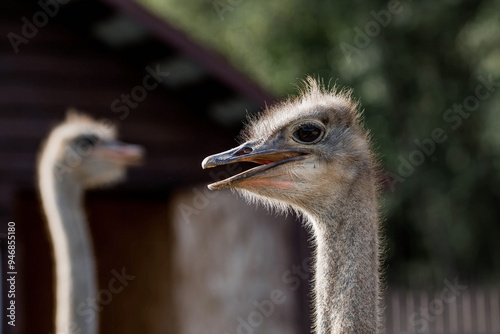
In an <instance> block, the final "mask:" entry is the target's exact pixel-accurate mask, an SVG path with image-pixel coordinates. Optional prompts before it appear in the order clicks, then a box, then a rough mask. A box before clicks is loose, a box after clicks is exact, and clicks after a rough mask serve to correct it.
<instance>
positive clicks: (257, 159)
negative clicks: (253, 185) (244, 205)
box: [201, 140, 307, 190]
mask: <svg viewBox="0 0 500 334" xmlns="http://www.w3.org/2000/svg"><path fill="white" fill-rule="evenodd" d="M276 146H277V145H276V143H275V142H271V143H263V144H262V141H260V140H256V141H249V142H246V143H244V144H242V145H240V146H238V147H235V148H232V149H230V150H228V151H225V152H222V153H218V154H214V155H211V156H209V157H206V158H205V159H204V160H203V162H202V163H201V167H202V168H203V169H206V168H212V167H216V166H222V165H227V164H232V163H237V162H254V163H257V164H260V166H257V167H254V168H252V169H249V170H246V171H244V172H242V173H240V174H237V175H234V176H232V177H229V178H227V179H225V180H222V181H218V182H215V183H212V184H209V185H208V188H209V189H210V190H222V189H225V188H230V187H233V186H234V185H236V184H237V183H240V182H242V181H244V180H248V179H250V178H255V177H257V176H258V175H261V174H262V173H263V172H264V171H266V170H269V169H271V168H274V167H276V166H278V165H282V164H285V163H288V162H291V161H296V160H301V159H304V158H305V155H306V154H307V152H306V151H303V150H298V149H280V148H278V147H276Z"/></svg>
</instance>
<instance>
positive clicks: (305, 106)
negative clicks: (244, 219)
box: [202, 78, 374, 214]
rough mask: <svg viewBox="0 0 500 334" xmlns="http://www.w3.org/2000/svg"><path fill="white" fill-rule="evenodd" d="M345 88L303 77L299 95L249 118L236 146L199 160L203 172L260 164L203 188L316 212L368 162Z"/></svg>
mask: <svg viewBox="0 0 500 334" xmlns="http://www.w3.org/2000/svg"><path fill="white" fill-rule="evenodd" d="M357 107H358V105H357V102H355V101H353V100H352V99H351V92H350V91H349V90H338V89H336V88H335V87H334V88H332V89H327V88H325V87H324V86H322V85H321V84H320V83H318V82H317V81H316V80H314V79H312V78H308V79H307V82H306V83H305V88H304V89H303V91H302V94H301V95H300V96H299V97H296V98H292V99H288V100H287V101H285V102H283V103H281V104H278V105H277V106H274V107H273V108H271V109H268V110H265V111H264V112H263V113H262V114H261V115H260V116H258V117H257V118H254V119H250V121H249V123H248V125H247V127H246V129H244V130H243V132H242V138H243V139H244V143H243V144H241V145H240V146H238V147H236V148H233V149H231V150H228V151H226V152H222V153H219V154H215V155H212V156H209V157H207V158H205V160H204V161H203V163H202V167H203V168H210V167H215V166H219V165H225V164H230V163H235V162H241V161H247V162H254V163H258V164H260V166H257V167H255V168H252V169H250V170H247V171H244V172H242V173H240V174H238V175H235V176H232V177H230V178H228V179H225V180H222V181H219V182H216V183H213V184H210V185H209V188H210V189H212V190H220V189H224V188H232V189H236V190H238V191H240V192H241V193H243V194H244V195H246V196H247V197H249V198H250V199H253V200H256V199H258V200H260V201H263V202H264V203H266V204H269V205H272V206H275V207H277V208H280V209H286V208H287V207H292V208H300V209H301V210H300V211H302V212H305V213H313V214H321V211H322V210H324V208H325V207H326V206H327V205H328V204H329V203H331V202H332V197H333V199H335V197H340V196H343V195H344V194H346V191H348V190H349V188H350V187H351V185H352V184H353V183H354V182H356V180H363V178H365V177H367V176H368V175H367V174H366V173H371V171H372V168H371V167H372V166H373V164H374V162H373V157H372V154H371V151H370V147H369V146H370V145H369V138H368V135H367V132H366V131H365V130H364V129H363V127H362V126H361V124H360V121H359V112H358V110H357Z"/></svg>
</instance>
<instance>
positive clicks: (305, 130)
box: [293, 123, 323, 144]
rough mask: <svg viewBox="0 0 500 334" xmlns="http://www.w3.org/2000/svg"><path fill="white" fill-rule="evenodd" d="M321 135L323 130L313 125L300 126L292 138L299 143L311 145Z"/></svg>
mask: <svg viewBox="0 0 500 334" xmlns="http://www.w3.org/2000/svg"><path fill="white" fill-rule="evenodd" d="M322 135H323V129H322V128H321V127H320V126H319V125H317V124H313V123H305V124H301V125H300V126H299V127H298V128H297V129H296V130H295V131H294V133H293V138H294V139H295V140H296V141H298V142H301V143H308V144H312V143H314V142H316V141H318V139H320V138H321V136H322Z"/></svg>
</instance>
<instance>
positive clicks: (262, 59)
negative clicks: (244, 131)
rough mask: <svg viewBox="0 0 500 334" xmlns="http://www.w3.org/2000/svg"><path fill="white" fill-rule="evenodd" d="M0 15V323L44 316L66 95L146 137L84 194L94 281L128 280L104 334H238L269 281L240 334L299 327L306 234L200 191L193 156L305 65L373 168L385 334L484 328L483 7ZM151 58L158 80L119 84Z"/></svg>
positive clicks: (198, 0) (109, 2)
mask: <svg viewBox="0 0 500 334" xmlns="http://www.w3.org/2000/svg"><path fill="white" fill-rule="evenodd" d="M0 11H1V14H0V16H1V18H2V21H1V23H0V29H1V31H2V34H1V40H2V43H1V46H0V72H1V73H2V75H1V78H2V79H1V81H0V105H1V109H0V138H1V143H0V154H1V156H0V157H1V162H0V219H1V221H0V224H1V228H2V229H1V232H2V233H5V232H6V229H7V222H8V221H12V220H14V221H16V222H17V226H18V234H19V238H20V241H19V244H18V247H19V256H20V262H19V263H20V266H21V269H20V274H19V282H20V283H19V286H20V287H21V288H20V295H19V297H18V298H19V304H20V309H19V317H20V319H21V320H20V325H19V327H17V328H15V329H13V328H7V327H6V326H5V324H4V331H5V332H8V331H11V332H12V333H47V332H49V331H50V330H51V329H50V328H51V326H52V325H51V323H52V322H51V319H52V316H53V315H52V307H53V300H52V297H51V296H52V293H53V291H52V285H51V282H52V274H51V270H52V269H51V268H52V267H51V266H52V265H53V264H52V263H51V255H50V243H49V241H48V237H47V234H46V232H45V230H44V221H43V219H42V215H41V210H40V206H39V204H38V199H37V193H36V188H35V186H34V185H35V176H34V175H35V165H36V152H37V150H38V148H39V145H40V143H41V142H42V140H43V138H44V137H45V136H46V135H47V134H48V132H49V130H50V128H51V127H52V126H53V125H55V124H57V123H58V122H59V121H61V120H62V119H63V118H64V114H65V111H66V109H67V108H68V107H76V108H78V109H82V110H85V111H87V112H89V113H90V114H92V115H94V116H96V117H97V118H101V119H102V118H105V119H109V120H111V121H113V122H114V123H116V124H117V125H118V127H119V129H120V133H122V138H123V139H124V140H126V141H130V142H135V143H139V144H142V145H143V146H145V148H146V150H147V151H148V159H147V162H146V164H145V165H144V166H142V167H141V168H138V169H135V170H132V171H131V173H130V174H129V179H128V182H127V183H125V184H123V185H120V186H119V187H117V188H114V189H112V190H106V191H92V192H91V193H90V194H89V196H88V198H87V206H88V211H89V222H90V224H91V227H92V233H93V237H94V242H95V247H96V252H97V257H98V266H99V280H100V284H101V285H102V286H105V285H106V284H107V282H108V281H109V279H110V277H112V276H111V274H110V272H111V270H112V269H114V268H115V269H117V270H118V269H120V268H122V267H127V268H130V269H129V271H130V272H131V273H132V274H134V275H135V276H136V277H137V278H136V279H135V280H134V281H133V282H132V283H131V284H130V287H127V288H126V289H124V291H123V293H121V294H120V295H117V296H116V298H114V299H113V301H112V302H111V303H110V304H109V305H107V306H106V307H105V308H104V309H103V310H102V314H101V317H102V325H101V327H102V329H103V332H109V333H115V332H116V333H132V332H137V331H139V330H140V332H141V333H199V332H200V331H201V330H204V331H206V332H219V333H228V334H229V333H231V334H232V333H238V330H240V332H241V333H244V332H245V331H244V327H245V326H243V325H242V323H243V322H244V321H246V322H247V324H250V323H249V321H250V320H251V319H250V320H249V317H250V315H251V314H252V313H251V312H256V310H255V304H253V301H255V300H258V301H262V300H265V299H266V298H268V297H269V293H270V291H272V290H273V289H278V288H279V289H282V290H283V291H286V292H287V301H286V303H285V304H284V305H283V306H279V307H278V306H276V310H275V312H274V313H273V314H272V315H270V316H269V317H268V316H265V317H264V318H265V319H264V318H263V320H262V323H261V324H259V325H258V326H257V325H256V326H253V325H252V324H250V326H251V329H252V333H264V332H265V333H283V332H288V333H292V332H293V333H308V332H309V325H310V323H309V320H308V319H309V315H308V312H309V311H308V310H309V297H308V296H309V288H308V284H306V279H308V278H309V275H305V274H304V277H302V276H301V274H302V273H297V272H296V271H294V269H293V268H294V266H296V265H298V266H300V267H301V268H306V265H305V264H304V265H302V264H303V263H305V262H307V261H305V260H306V259H307V258H308V256H310V248H309V247H308V243H307V233H306V232H305V231H304V230H303V229H302V227H301V226H300V222H297V221H294V220H295V219H294V218H293V217H288V218H284V217H277V216H276V215H274V214H267V213H266V212H265V210H262V209H256V208H255V207H253V206H251V205H250V206H248V205H246V204H245V203H244V201H242V200H241V199H240V198H238V197H237V196H235V195H231V194H226V193H223V194H221V195H217V196H215V195H213V194H210V193H208V192H207V191H206V190H205V189H206V188H205V184H206V183H208V182H212V181H213V180H215V179H220V178H222V177H224V176H225V175H227V174H228V173H230V172H229V171H226V170H218V171H216V172H213V173H212V174H210V173H208V172H207V171H203V170H201V168H200V163H201V160H202V159H203V158H204V157H205V156H207V155H209V154H212V153H216V152H219V151H222V150H225V149H228V148H230V147H233V146H234V145H235V144H236V142H235V140H234V137H235V136H236V135H237V134H238V131H239V129H240V128H241V126H242V122H243V121H244V120H245V117H246V115H247V114H253V113H256V112H258V111H259V110H261V108H263V107H264V106H265V105H266V104H267V105H271V104H273V103H274V102H275V101H277V100H279V99H282V98H285V97H286V96H288V95H290V94H295V93H296V92H297V86H298V85H300V81H301V80H302V79H304V78H305V77H306V76H307V75H312V76H315V77H319V78H322V79H323V80H324V82H325V83H326V84H329V85H333V84H337V85H339V86H348V87H352V88H353V90H354V93H353V95H354V97H355V98H357V99H359V101H360V102H361V105H362V107H363V109H364V120H365V124H366V127H367V128H369V129H370V131H371V134H372V137H373V141H374V143H375V147H376V150H377V151H378V153H379V159H380V162H381V164H382V166H383V168H384V179H383V180H382V182H383V185H384V186H383V192H382V203H383V204H382V207H383V209H382V212H383V215H384V222H383V224H382V225H383V228H382V234H383V235H384V239H385V263H384V265H383V267H384V271H383V276H384V280H385V281H386V286H387V289H386V301H387V303H386V304H387V309H386V313H387V320H386V327H387V333H500V308H499V303H500V302H499V293H498V289H499V287H500V286H499V280H500V246H499V242H498V239H499V237H500V224H499V221H500V2H498V1H460V0H446V1H440V2H436V1H419V2H417V1H411V0H401V1H397V0H391V1H375V0H370V1H349V2H340V1H337V2H333V1H305V0H283V1H279V2H277V1H274V2H273V1H264V0H252V1H250V0H190V1H180V0H137V1H135V2H134V1H132V0H123V1H121V0H102V1H99V0H80V1H69V2H67V3H66V2H64V3H63V1H61V2H57V1H56V0H52V1H46V2H40V3H39V2H36V1H30V0H23V1H11V0H7V1H4V2H3V3H2V4H1V5H0ZM37 13H42V14H37ZM43 13H45V14H43ZM30 25H31V26H30ZM152 71H153V72H155V71H156V72H157V73H168V74H165V75H163V76H161V77H158V82H159V83H160V85H159V86H158V88H154V89H152V90H148V91H147V94H146V96H143V95H141V96H139V95H137V94H138V93H137V92H139V89H137V88H136V87H138V86H139V87H140V86H141V85H142V82H143V81H142V80H143V78H144V77H145V75H147V74H148V73H149V74H150V73H152ZM158 71H160V72H158ZM124 94H125V95H126V96H128V98H131V99H132V102H131V103H128V102H127V100H126V96H125V97H124ZM129 101H130V100H129ZM252 227H255V228H252ZM216 246H217V247H216ZM4 255H5V254H4ZM304 261H305V262H304ZM304 270H305V269H304ZM290 272H292V274H291V275H292V276H293V275H295V278H297V277H299V278H300V279H297V280H298V281H299V285H298V286H297V287H296V288H295V285H293V284H292V285H291V283H290V282H291V281H290V280H287V279H286V278H287V277H288V278H289V275H288V274H289V273H290ZM305 272H307V273H308V271H307V270H305ZM305 276H307V277H305ZM294 282H295V281H294ZM451 286H453V287H454V290H453V288H451ZM291 287H293V288H295V289H292V288H291ZM446 288H448V289H451V290H453V291H455V292H456V294H455V296H456V297H457V298H456V299H454V301H453V302H450V303H448V302H446V301H444V300H443V298H442V291H443V290H444V289H446ZM4 302H5V297H4ZM131 308H133V310H134V311H133V312H132V313H133V314H136V315H137V317H131V316H129V315H127V314H131V312H130V310H131ZM33 310H36V312H34V311H33ZM242 321H243V322H242ZM255 323H256V322H253V324H255ZM242 326H243V327H242ZM247 332H249V330H248V328H247Z"/></svg>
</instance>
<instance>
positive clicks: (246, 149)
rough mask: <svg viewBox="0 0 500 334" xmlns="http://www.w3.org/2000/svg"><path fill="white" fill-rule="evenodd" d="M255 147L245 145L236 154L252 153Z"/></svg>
mask: <svg viewBox="0 0 500 334" xmlns="http://www.w3.org/2000/svg"><path fill="white" fill-rule="evenodd" d="M252 151H253V149H252V148H251V147H243V148H242V149H241V150H239V151H238V152H236V155H245V154H249V153H252Z"/></svg>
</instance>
